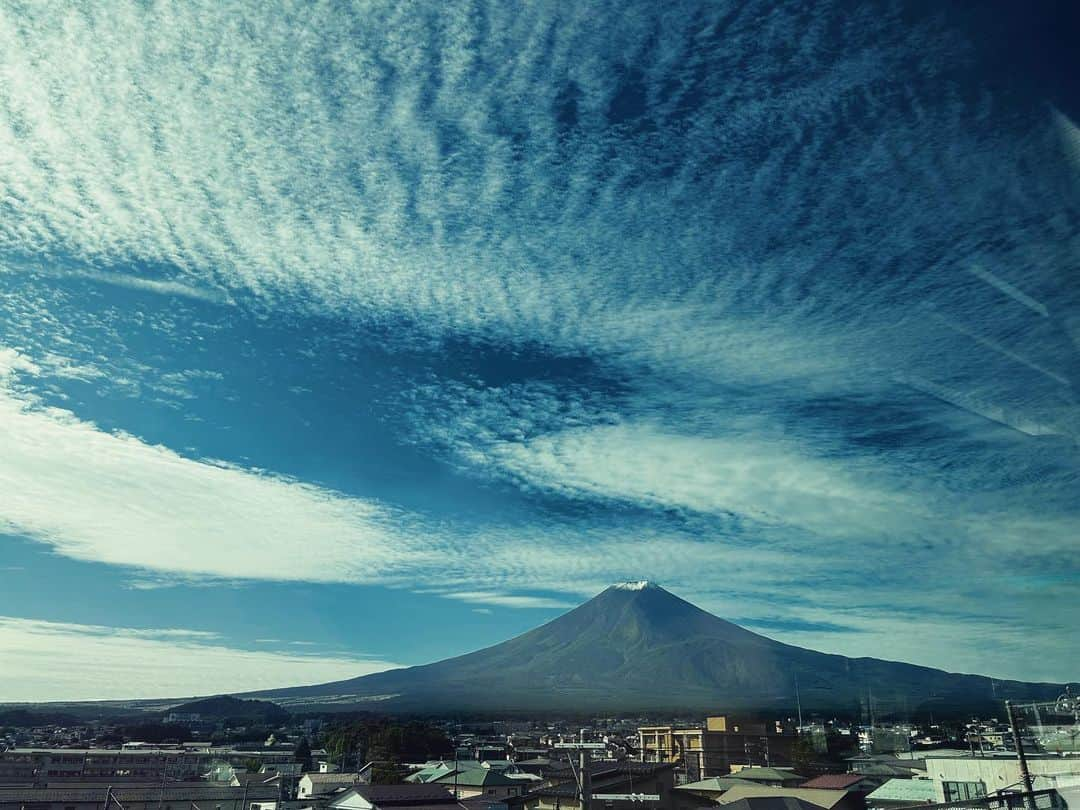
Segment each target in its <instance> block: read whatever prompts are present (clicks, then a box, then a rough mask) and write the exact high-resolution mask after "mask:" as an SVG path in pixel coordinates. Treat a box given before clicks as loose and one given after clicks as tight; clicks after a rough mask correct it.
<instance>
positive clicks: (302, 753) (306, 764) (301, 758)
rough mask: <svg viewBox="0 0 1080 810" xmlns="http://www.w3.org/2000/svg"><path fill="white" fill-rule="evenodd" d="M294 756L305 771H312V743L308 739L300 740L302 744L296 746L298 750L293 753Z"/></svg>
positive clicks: (302, 738)
mask: <svg viewBox="0 0 1080 810" xmlns="http://www.w3.org/2000/svg"><path fill="white" fill-rule="evenodd" d="M293 756H294V757H295V758H296V761H297V762H299V763H300V765H301V767H302V768H303V769H304V770H305V771H310V770H311V743H309V742H308V738H307V737H301V738H300V742H298V743H297V744H296V750H295V751H293Z"/></svg>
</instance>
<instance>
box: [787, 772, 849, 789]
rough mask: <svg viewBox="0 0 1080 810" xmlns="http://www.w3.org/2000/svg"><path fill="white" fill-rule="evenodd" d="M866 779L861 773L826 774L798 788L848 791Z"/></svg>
mask: <svg viewBox="0 0 1080 810" xmlns="http://www.w3.org/2000/svg"><path fill="white" fill-rule="evenodd" d="M864 779H866V774H861V773H826V774H822V775H821V776H815V777H814V778H813V779H809V780H807V781H806V782H803V783H802V784H801V785H799V787H804V788H821V789H823V790H848V789H849V788H851V787H852V786H854V785H857V784H859V782H862V781H863V780H864Z"/></svg>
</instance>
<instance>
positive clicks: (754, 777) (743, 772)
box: [731, 766, 806, 787]
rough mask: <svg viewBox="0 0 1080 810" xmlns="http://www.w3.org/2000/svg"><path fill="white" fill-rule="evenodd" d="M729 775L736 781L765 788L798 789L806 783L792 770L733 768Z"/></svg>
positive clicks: (801, 776)
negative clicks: (764, 786) (751, 783)
mask: <svg viewBox="0 0 1080 810" xmlns="http://www.w3.org/2000/svg"><path fill="white" fill-rule="evenodd" d="M731 775H732V776H733V777H735V778H736V779H742V780H744V781H747V782H753V783H754V784H755V785H766V786H767V787H798V786H799V785H801V784H802V783H803V782H805V781H806V777H805V776H803V775H802V774H798V773H795V770H794V769H793V768H758V767H740V766H734V767H732V769H731Z"/></svg>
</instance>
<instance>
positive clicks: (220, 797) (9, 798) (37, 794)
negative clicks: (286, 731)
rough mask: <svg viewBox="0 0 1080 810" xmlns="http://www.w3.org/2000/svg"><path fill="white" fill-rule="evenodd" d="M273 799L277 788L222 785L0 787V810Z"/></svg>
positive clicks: (222, 806) (177, 809) (230, 808)
mask: <svg viewBox="0 0 1080 810" xmlns="http://www.w3.org/2000/svg"><path fill="white" fill-rule="evenodd" d="M276 801H277V788H265V787H246V788H239V787H232V786H224V785H209V784H206V783H202V784H199V785H173V784H167V785H165V786H164V787H162V786H160V785H158V786H154V787H149V786H140V787H127V786H125V787H109V786H100V785H99V786H95V787H92V788H91V787H87V786H82V787H78V788H72V787H64V788H22V787H18V788H17V787H0V810H102V808H103V807H106V806H108V807H110V808H119V807H122V808H123V809H124V810H158V809H159V808H160V810H188V808H190V807H192V806H197V807H201V808H203V810H209V809H210V808H212V809H213V810H252V805H253V804H254V803H256V802H262V803H263V804H264V805H266V804H271V805H272V804H273V803H274V802H276Z"/></svg>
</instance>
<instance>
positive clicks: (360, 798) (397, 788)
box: [327, 784, 463, 810]
mask: <svg viewBox="0 0 1080 810" xmlns="http://www.w3.org/2000/svg"><path fill="white" fill-rule="evenodd" d="M385 808H402V810H463V808H462V806H461V805H460V804H458V802H457V800H455V799H454V797H453V795H451V793H450V791H449V790H447V789H446V788H444V787H441V786H439V785H425V784H414V785H354V786H353V787H350V788H348V789H347V790H345V791H344V792H342V793H341V795H340V796H338V797H337V798H335V799H333V800H332V801H330V802H329V803H328V804H327V810H384V809H385Z"/></svg>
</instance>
